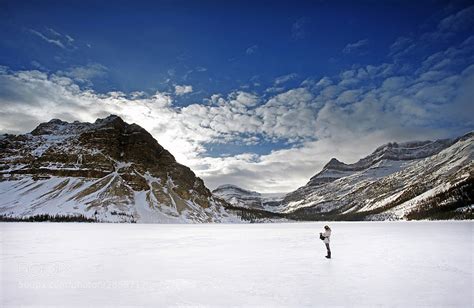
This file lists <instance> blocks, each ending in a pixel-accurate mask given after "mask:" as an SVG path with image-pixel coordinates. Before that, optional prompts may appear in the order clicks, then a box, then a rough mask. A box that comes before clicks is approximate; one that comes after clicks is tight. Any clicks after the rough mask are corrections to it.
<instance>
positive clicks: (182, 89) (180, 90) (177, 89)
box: [174, 85, 193, 96]
mask: <svg viewBox="0 0 474 308" xmlns="http://www.w3.org/2000/svg"><path fill="white" fill-rule="evenodd" d="M191 92H193V86H186V85H182V86H180V85H175V86H174V93H175V94H176V95H179V96H181V95H184V94H187V93H191Z"/></svg>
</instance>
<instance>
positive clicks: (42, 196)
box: [0, 115, 235, 222]
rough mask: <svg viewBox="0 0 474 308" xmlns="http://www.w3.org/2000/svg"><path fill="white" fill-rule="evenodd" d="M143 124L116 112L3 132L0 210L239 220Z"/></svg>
mask: <svg viewBox="0 0 474 308" xmlns="http://www.w3.org/2000/svg"><path fill="white" fill-rule="evenodd" d="M223 205H224V204H223V202H222V201H221V200H218V199H215V198H214V197H213V196H212V194H211V192H210V191H209V190H208V189H207V188H206V187H205V185H204V183H203V181H202V180H201V179H200V178H198V177H196V175H195V174H194V173H193V172H192V171H191V169H189V168H188V167H185V166H183V165H181V164H179V163H177V162H176V161H175V159H174V157H173V156H172V155H171V154H170V153H169V152H168V151H167V150H165V149H164V148H163V147H162V146H160V145H159V144H158V142H157V141H156V140H155V139H154V138H153V137H152V136H151V135H150V134H149V133H148V132H147V131H146V130H145V129H143V128H141V127H140V126H138V125H136V124H127V123H125V122H124V121H123V120H122V119H121V118H119V117H117V116H113V115H112V116H109V117H107V118H105V119H98V120H97V121H96V122H95V123H80V122H74V123H67V122H63V121H61V120H57V119H54V120H51V121H50V122H47V123H42V124H40V125H39V126H38V127H37V128H36V129H34V130H33V131H32V132H31V133H29V134H24V135H2V136H1V137H0V215H2V216H4V217H14V218H25V217H33V216H38V215H45V214H46V215H51V216H55V215H60V216H62V217H66V216H67V217H82V218H87V219H91V220H97V221H107V222H220V221H228V220H232V219H235V218H233V216H230V215H229V214H228V212H226V211H225V208H224V206H223Z"/></svg>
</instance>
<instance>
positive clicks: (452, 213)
mask: <svg viewBox="0 0 474 308" xmlns="http://www.w3.org/2000/svg"><path fill="white" fill-rule="evenodd" d="M473 141H474V133H472V132H471V133H468V134H466V135H464V136H462V137H460V138H455V139H444V140H436V141H422V142H406V143H388V144H386V145H383V146H381V147H379V148H378V149H376V150H375V151H374V152H373V153H372V154H370V155H369V156H367V157H365V158H363V159H361V160H359V161H358V162H356V163H354V164H345V163H342V162H340V161H338V160H337V159H336V158H333V159H331V160H330V161H329V162H328V163H327V164H326V166H324V168H323V170H321V172H319V173H318V174H316V175H315V176H313V177H312V178H311V179H310V180H309V182H308V183H307V184H306V185H304V186H303V187H300V188H298V189H297V190H295V191H293V192H291V193H289V194H287V195H286V196H284V198H283V199H282V200H281V201H280V202H279V203H278V204H275V202H273V203H272V204H271V205H272V206H264V202H263V200H262V198H261V197H260V195H259V194H258V193H257V192H252V193H251V194H249V193H248V192H247V191H245V190H243V189H240V188H238V187H235V186H222V187H221V188H219V189H217V190H215V191H214V192H213V193H214V194H215V195H216V196H218V197H220V198H223V199H224V200H226V201H228V202H229V203H231V204H232V205H233V206H235V207H241V208H245V209H251V210H252V211H251V213H248V214H247V215H248V216H250V217H255V218H256V219H259V218H262V217H275V216H277V217H285V218H289V219H296V220H399V219H472V218H473V215H472V213H473V208H474V205H473V204H474V185H473V184H474V164H473V157H474V142H473Z"/></svg>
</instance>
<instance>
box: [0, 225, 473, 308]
mask: <svg viewBox="0 0 474 308" xmlns="http://www.w3.org/2000/svg"><path fill="white" fill-rule="evenodd" d="M323 226H324V223H287V224H252V225H246V224H233V225H230V224H219V225H217V224H215V225H149V224H148V225H144V224H86V223H0V231H1V238H0V241H1V242H0V248H1V256H0V258H1V259H0V274H1V285H0V306H2V307H16V306H46V305H48V306H49V305H51V306H53V305H55V306H62V307H64V306H81V307H82V306H86V305H87V306H113V307H117V306H149V307H163V306H219V307H229V306H258V307H263V306H265V307H268V306H271V307H274V306H292V307H301V306H313V307H314V306H320V307H331V306H341V305H343V306H348V305H351V306H374V305H381V306H391V307H393V306H397V307H414V306H427V307H433V306H459V307H472V305H473V293H472V290H473V222H385V223H382V222H380V223H379V222H370V223H348V222H347V223H346V222H345V223H343V222H338V223H330V226H331V227H332V229H333V235H332V241H331V248H332V253H333V259H331V260H327V259H325V258H324V255H325V248H324V245H323V243H322V242H321V241H320V240H319V238H318V237H317V235H318V233H319V232H320V231H322V227H323Z"/></svg>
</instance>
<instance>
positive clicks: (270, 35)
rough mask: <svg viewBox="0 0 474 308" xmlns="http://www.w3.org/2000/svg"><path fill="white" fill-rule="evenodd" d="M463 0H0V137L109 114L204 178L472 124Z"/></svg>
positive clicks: (343, 156) (469, 42) (349, 158)
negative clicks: (147, 134) (141, 132)
mask: <svg viewBox="0 0 474 308" xmlns="http://www.w3.org/2000/svg"><path fill="white" fill-rule="evenodd" d="M473 20H474V6H472V5H471V4H470V3H469V1H464V2H463V1H286V2H285V1H281V2H277V1H150V2H141V1H133V2H130V1H116V2H114V3H113V4H112V3H109V2H106V1H102V2H99V3H97V1H95V2H93V1H41V2H38V1H21V2H20V1H0V50H1V52H0V66H1V67H0V68H1V69H0V105H1V106H2V111H0V117H1V120H2V121H1V124H0V132H3V133H23V132H26V131H29V130H31V129H32V128H33V127H34V126H36V125H37V124H38V123H40V122H42V121H47V120H49V119H51V118H53V117H57V118H62V119H65V120H70V121H72V120H81V121H94V119H95V118H97V117H100V116H105V115H107V114H108V113H116V114H118V115H120V116H122V117H124V119H125V120H127V121H129V122H136V123H138V124H140V125H142V126H143V127H145V128H146V129H148V130H149V131H150V132H151V133H152V134H153V135H154V136H155V137H156V138H157V139H158V141H159V142H160V143H161V144H162V145H163V146H165V147H166V148H167V149H169V150H170V151H171V152H172V153H173V154H174V155H175V156H176V158H177V159H178V161H180V162H182V163H185V164H187V165H189V166H190V167H191V168H193V170H195V171H196V172H197V173H198V175H200V176H201V177H203V179H204V180H205V181H206V183H207V184H208V186H209V187H211V188H213V187H215V186H217V185H219V184H225V183H232V184H237V185H240V186H243V187H245V188H251V189H257V190H260V191H263V192H277V191H289V190H292V189H295V188H297V187H298V186H299V185H302V184H304V183H305V182H306V181H307V180H308V179H309V177H311V176H312V175H313V174H314V173H316V172H317V171H318V170H319V169H320V168H321V167H322V166H323V165H324V164H325V163H326V162H327V161H328V160H329V159H330V158H331V157H337V158H339V159H340V160H344V161H346V162H354V161H356V160H357V159H359V158H361V157H362V156H363V155H366V154H368V153H370V152H371V151H372V150H374V148H375V147H377V146H378V145H380V144H381V143H384V142H389V141H404V140H413V139H433V138H444V137H452V136H456V135H460V134H463V133H465V132H468V131H470V130H472V129H473V127H474V123H473V120H472V116H469V114H473V113H472V111H473V109H472V108H473V107H472V106H473V104H472V102H471V97H473V96H472V95H471V94H474V93H473V92H474V91H473V90H472V89H473V88H474V82H473V76H474V67H473V64H474V60H473V59H474V36H473V35H474V31H473V29H474V23H473Z"/></svg>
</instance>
